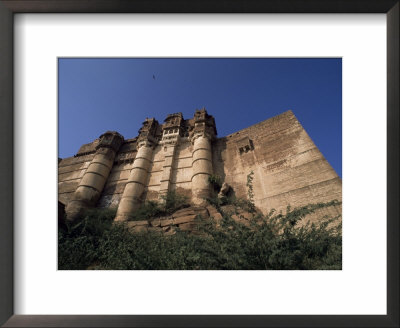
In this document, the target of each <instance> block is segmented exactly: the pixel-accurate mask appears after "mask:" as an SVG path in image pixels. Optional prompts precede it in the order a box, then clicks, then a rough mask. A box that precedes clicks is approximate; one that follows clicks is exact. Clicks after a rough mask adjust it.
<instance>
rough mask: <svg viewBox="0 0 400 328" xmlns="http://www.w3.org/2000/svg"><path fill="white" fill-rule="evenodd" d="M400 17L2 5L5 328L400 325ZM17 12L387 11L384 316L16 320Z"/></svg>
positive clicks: (133, 5) (187, 5)
mask: <svg viewBox="0 0 400 328" xmlns="http://www.w3.org/2000/svg"><path fill="white" fill-rule="evenodd" d="M399 11H400V4H399V0H271V1H264V0H190V1H189V0H168V1H167V0H88V1H83V0H75V1H74V0H59V1H55V0H34V1H32V0H27V1H19V0H1V1H0V149H1V152H2V153H1V156H0V208H1V219H0V324H3V325H4V326H5V327H164V326H174V327H202V326H205V327H242V326H243V327H399V307H400V306H399V202H398V199H399V171H400V170H399V150H400V145H399V40H400V37H399V28H400V26H399ZM15 13H385V14H386V16H387V315H326V316H324V315H289V316H283V315H254V316H243V315H240V316H225V315H213V316H203V315H194V316H188V315H182V316H180V315H168V316H167V315H150V316H144V315H132V316H130V315H118V316H111V315H106V316H98V315H95V316H90V315H34V316H32V315H14V310H13V309H14V306H13V302H14V298H13V284H14V281H13V277H14V272H13V206H14V204H13V200H14V195H13V192H14V189H13V175H14V173H15V172H14V169H13V166H14V163H13V154H14V152H13V140H14V139H13V133H14V130H13V123H14V120H13V117H14V116H13V115H14V114H13V16H14V14H15ZM15 197H18V196H17V195H16V196H15ZM366 288H368V286H366Z"/></svg>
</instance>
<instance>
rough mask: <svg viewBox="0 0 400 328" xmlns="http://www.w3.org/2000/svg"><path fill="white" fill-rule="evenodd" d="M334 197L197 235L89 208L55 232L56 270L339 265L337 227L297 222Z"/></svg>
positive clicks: (226, 219)
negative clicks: (133, 223)
mask: <svg viewBox="0 0 400 328" xmlns="http://www.w3.org/2000/svg"><path fill="white" fill-rule="evenodd" d="M338 204H339V203H338V202H330V203H321V204H310V205H307V206H304V207H301V208H295V209H291V208H288V210H287V212H286V214H282V213H279V214H276V213H274V212H271V213H269V215H261V214H256V215H255V217H254V219H253V220H251V221H250V224H249V226H245V225H243V224H241V223H237V222H235V221H234V220H233V219H232V218H231V217H230V216H229V215H227V214H223V219H222V221H221V222H219V225H216V223H215V222H213V221H203V224H202V225H200V226H199V228H198V229H199V234H189V233H186V232H183V231H177V233H176V234H175V235H171V236H163V235H161V234H159V233H135V234H133V233H130V232H129V231H128V229H127V227H126V226H125V225H124V224H112V220H113V218H114V217H115V212H113V211H110V210H94V211H89V212H87V214H86V215H85V217H84V218H83V219H82V220H81V221H80V222H79V223H76V224H67V229H66V230H60V231H59V235H58V238H59V239H58V241H59V245H58V247H59V248H58V251H59V253H58V261H59V262H58V265H59V269H60V270H74V269H87V268H91V269H110V270H119V269H121V270H122V269H123V270H135V269H141V270H153V269H158V270H167V269H171V270H254V269H259V270H316V269H321V270H338V269H341V267H342V237H341V225H340V224H330V223H331V222H332V221H334V220H336V219H338V218H322V219H321V223H320V224H319V225H314V224H305V225H303V226H301V225H299V224H296V223H299V221H301V220H303V219H304V218H305V216H306V215H309V214H311V213H314V212H315V211H316V210H317V209H320V208H325V207H330V206H335V205H338Z"/></svg>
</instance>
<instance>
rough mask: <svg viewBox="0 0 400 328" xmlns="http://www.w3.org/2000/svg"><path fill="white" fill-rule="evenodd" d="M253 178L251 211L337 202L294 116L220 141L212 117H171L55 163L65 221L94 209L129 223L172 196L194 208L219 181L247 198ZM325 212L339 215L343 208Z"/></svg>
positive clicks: (334, 182) (336, 189)
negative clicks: (111, 210)
mask: <svg viewBox="0 0 400 328" xmlns="http://www.w3.org/2000/svg"><path fill="white" fill-rule="evenodd" d="M250 172H254V180H253V189H254V203H255V206H256V207H257V208H258V209H259V210H260V211H262V212H264V213H267V212H269V211H270V210H271V209H276V210H277V211H280V210H285V209H286V207H287V206H288V205H290V206H292V207H297V206H302V205H306V204H309V203H318V202H328V201H331V200H338V201H341V200H342V181H341V179H340V177H338V175H337V174H336V172H335V171H334V169H333V168H332V167H331V165H330V164H329V163H328V162H327V160H326V159H325V158H324V156H323V155H322V153H321V152H320V151H319V150H318V148H317V147H316V145H315V144H314V142H313V141H312V140H311V138H310V137H309V136H308V134H307V133H306V131H305V130H304V128H303V127H302V126H301V124H300V123H299V121H298V120H297V119H296V117H295V115H294V114H293V112H292V111H287V112H284V113H282V114H281V115H278V116H275V117H272V118H270V119H267V120H265V121H262V122H260V123H258V124H255V125H253V126H250V127H248V128H246V129H243V130H240V131H238V132H235V133H233V134H230V135H228V136H226V137H222V138H217V126H216V122H215V120H214V117H213V116H212V115H209V114H208V113H207V111H206V110H205V109H204V108H203V109H201V110H196V111H195V113H194V116H193V118H189V119H185V118H184V117H183V115H182V113H174V114H170V115H168V116H167V117H166V119H165V120H164V123H163V124H160V123H159V122H158V121H157V120H156V119H154V118H146V120H145V121H144V122H143V125H142V127H141V128H140V130H139V133H138V135H137V136H136V137H134V138H132V139H124V137H123V136H121V135H120V134H119V133H118V132H114V131H107V132H105V133H104V134H102V135H101V136H100V137H99V138H97V139H95V140H94V141H93V142H91V143H88V144H85V145H82V146H81V147H80V149H79V151H78V152H77V154H76V155H74V156H73V157H69V158H64V159H62V160H60V161H59V164H58V196H59V202H61V203H63V204H65V205H66V215H67V219H68V220H74V219H75V218H76V217H78V216H79V215H80V214H81V213H82V211H84V210H85V209H87V208H91V207H115V208H117V214H116V218H115V221H128V220H129V219H130V217H131V215H132V213H133V212H134V211H135V210H136V209H138V208H139V207H140V206H141V204H142V203H143V202H145V201H149V200H160V197H161V196H162V195H165V194H166V193H167V192H169V191H175V192H176V193H181V194H184V195H186V196H187V197H188V198H189V199H190V201H191V203H192V204H193V206H203V205H204V203H205V198H207V197H209V196H210V193H211V186H210V183H209V177H210V176H219V177H221V180H222V181H224V182H226V183H227V184H228V185H229V186H230V187H231V191H232V193H233V194H234V195H235V196H236V197H238V198H239V197H242V198H245V199H246V198H247V188H246V183H247V176H248V175H249V173H250ZM330 211H334V213H332V214H341V206H339V207H338V206H336V207H334V208H333V209H331V210H330Z"/></svg>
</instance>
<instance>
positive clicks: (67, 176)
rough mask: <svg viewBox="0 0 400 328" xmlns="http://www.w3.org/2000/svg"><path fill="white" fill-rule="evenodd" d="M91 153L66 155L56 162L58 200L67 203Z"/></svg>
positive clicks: (91, 157) (90, 157)
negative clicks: (73, 155)
mask: <svg viewBox="0 0 400 328" xmlns="http://www.w3.org/2000/svg"><path fill="white" fill-rule="evenodd" d="M93 157H94V153H93V154H89V155H83V156H79V157H67V158H64V159H62V160H61V161H60V163H59V164H58V200H59V201H60V202H61V203H63V204H67V203H68V201H69V200H70V199H71V196H72V194H73V193H74V192H75V190H76V188H77V187H78V185H79V182H80V181H81V179H82V177H83V175H84V174H85V172H86V169H87V168H88V166H89V164H90V162H91V161H92V159H93Z"/></svg>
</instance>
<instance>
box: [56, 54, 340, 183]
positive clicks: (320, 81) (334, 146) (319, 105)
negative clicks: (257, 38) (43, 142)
mask: <svg viewBox="0 0 400 328" xmlns="http://www.w3.org/2000/svg"><path fill="white" fill-rule="evenodd" d="M153 75H154V76H155V79H154V78H153ZM58 81H59V90H58V91H59V97H58V102H59V141H58V142H59V157H61V158H64V157H69V156H73V155H74V154H76V152H77V151H78V149H79V147H80V146H81V145H82V144H84V143H88V142H91V141H93V140H94V139H96V138H97V137H99V136H100V135H101V134H102V133H103V132H105V131H107V130H114V131H118V132H119V133H121V134H122V135H123V136H124V137H125V138H132V137H135V136H136V135H137V132H138V130H139V128H140V127H141V124H142V122H143V120H144V119H145V118H146V117H155V118H156V119H157V120H158V121H159V122H160V123H162V122H163V121H164V119H165V117H166V116H167V115H168V114H170V113H175V112H182V113H183V116H184V118H185V119H187V118H191V117H193V114H194V111H195V109H196V108H198V109H200V108H202V107H205V108H206V109H207V111H208V113H209V114H211V115H213V116H214V117H215V121H216V125H217V131H218V137H223V136H226V135H228V134H230V133H233V132H235V131H238V130H240V129H244V128H246V127H248V126H250V125H252V124H256V123H258V122H260V121H263V120H266V119H268V118H270V117H273V116H275V115H279V114H281V113H283V112H285V111H286V110H289V109H291V110H292V111H293V112H294V114H295V115H296V117H297V119H298V120H299V121H300V123H301V124H302V125H303V127H304V128H305V130H306V131H307V133H308V134H309V135H310V137H311V138H312V140H313V141H314V143H315V144H316V145H317V147H318V148H319V149H320V151H321V152H322V153H323V154H324V156H325V158H326V159H327V160H328V162H329V163H330V164H331V165H332V166H333V168H334V169H335V171H336V172H337V173H338V175H339V176H340V177H341V176H342V61H341V59H338V58H299V59H297V58H281V59H274V58H248V59H243V58H228V59H224V58H222V59H220V58H218V59H217V58H209V59H205V58H204V59H200V58H198V59H196V58H186V59H184V58H176V59H167V58H165V59H162V58H143V59H138V58H115V59H113V58H98V59H94V58H82V59H78V58H60V59H59V76H58Z"/></svg>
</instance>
